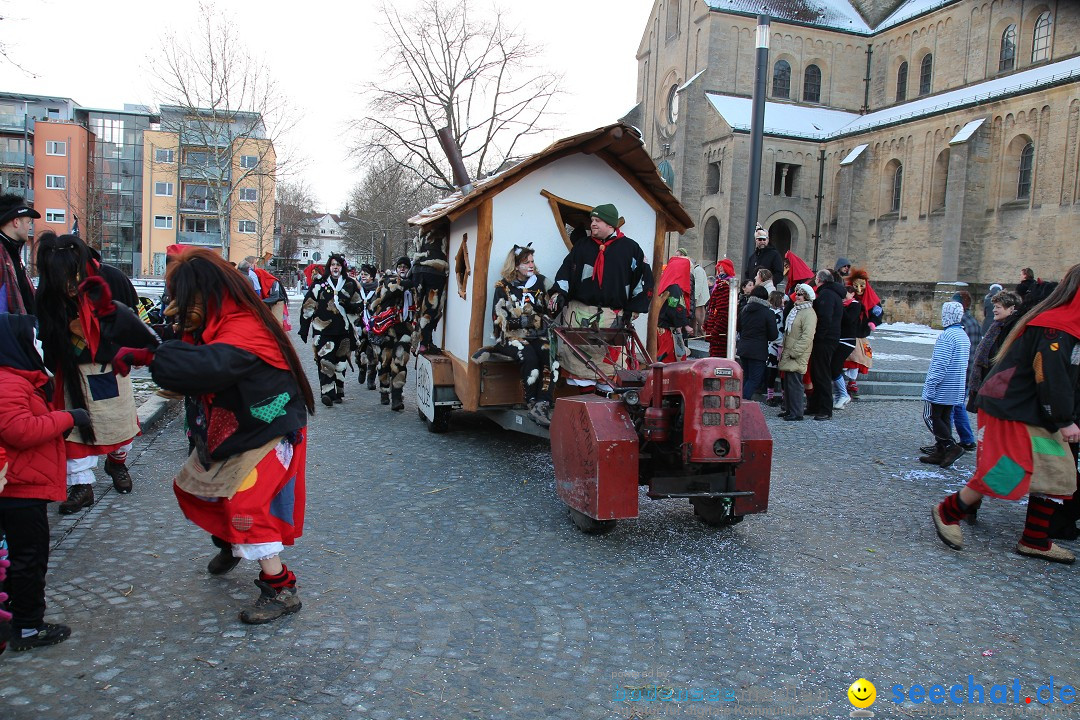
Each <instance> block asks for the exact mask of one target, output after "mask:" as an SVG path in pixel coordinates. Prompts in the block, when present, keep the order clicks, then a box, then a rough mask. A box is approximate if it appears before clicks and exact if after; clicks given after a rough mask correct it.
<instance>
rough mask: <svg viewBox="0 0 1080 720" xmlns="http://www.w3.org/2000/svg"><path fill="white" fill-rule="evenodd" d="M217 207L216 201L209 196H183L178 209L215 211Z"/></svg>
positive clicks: (202, 211) (203, 211)
mask: <svg viewBox="0 0 1080 720" xmlns="http://www.w3.org/2000/svg"><path fill="white" fill-rule="evenodd" d="M218 207H220V206H219V204H218V201H217V200H211V199H209V198H184V199H183V200H181V201H180V209H181V210H188V211H190V212H201V213H216V212H217V211H218Z"/></svg>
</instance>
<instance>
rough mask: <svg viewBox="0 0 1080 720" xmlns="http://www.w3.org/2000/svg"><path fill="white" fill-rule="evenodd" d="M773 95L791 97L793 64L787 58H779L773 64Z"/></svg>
mask: <svg viewBox="0 0 1080 720" xmlns="http://www.w3.org/2000/svg"><path fill="white" fill-rule="evenodd" d="M772 96H773V97H775V98H784V99H787V98H789V97H791V65H789V64H788V61H787V60H777V61H776V64H775V65H773V73H772Z"/></svg>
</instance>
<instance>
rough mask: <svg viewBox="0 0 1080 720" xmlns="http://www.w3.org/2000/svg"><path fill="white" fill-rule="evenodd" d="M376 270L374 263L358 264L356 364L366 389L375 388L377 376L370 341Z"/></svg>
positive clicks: (375, 357)
mask: <svg viewBox="0 0 1080 720" xmlns="http://www.w3.org/2000/svg"><path fill="white" fill-rule="evenodd" d="M377 274H378V271H377V270H376V269H375V266H374V265H367V264H364V265H361V266H360V286H359V288H358V291H359V293H360V302H361V304H362V307H361V311H360V313H361V314H360V326H359V327H358V328H357V336H358V337H357V339H358V341H359V344H358V345H357V348H356V364H357V366H358V367H359V368H360V382H364V381H365V379H366V380H367V389H368V390H374V389H375V380H376V379H377V378H378V377H379V357H378V353H377V352H376V348H375V345H373V344H372V342H371V303H372V301H373V300H374V299H375V295H376V294H377V293H378V292H379V283H378V281H377V280H376V279H375V276H376V275H377Z"/></svg>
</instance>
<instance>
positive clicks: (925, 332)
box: [871, 323, 941, 345]
mask: <svg viewBox="0 0 1080 720" xmlns="http://www.w3.org/2000/svg"><path fill="white" fill-rule="evenodd" d="M938 335H941V331H940V330H935V329H934V328H932V327H928V326H926V325H916V324H915V323H886V324H885V325H878V327H877V330H876V331H875V332H874V334H873V335H871V341H873V340H886V341H888V340H891V341H894V342H906V343H912V344H915V345H933V344H934V343H936V342H937V339H938Z"/></svg>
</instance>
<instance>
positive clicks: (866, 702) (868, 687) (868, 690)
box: [847, 678, 877, 709]
mask: <svg viewBox="0 0 1080 720" xmlns="http://www.w3.org/2000/svg"><path fill="white" fill-rule="evenodd" d="M847 697H848V700H850V701H851V704H852V705H854V706H855V707H857V708H859V709H864V708H868V707H870V706H871V705H873V704H874V700H876V699H877V688H876V687H874V683H872V682H870V681H869V680H867V679H866V678H859V679H858V680H856V681H855V682H853V683H851V687H849V688H848V691H847Z"/></svg>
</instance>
